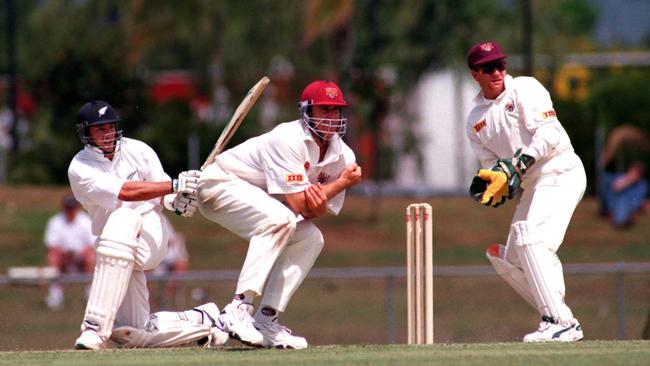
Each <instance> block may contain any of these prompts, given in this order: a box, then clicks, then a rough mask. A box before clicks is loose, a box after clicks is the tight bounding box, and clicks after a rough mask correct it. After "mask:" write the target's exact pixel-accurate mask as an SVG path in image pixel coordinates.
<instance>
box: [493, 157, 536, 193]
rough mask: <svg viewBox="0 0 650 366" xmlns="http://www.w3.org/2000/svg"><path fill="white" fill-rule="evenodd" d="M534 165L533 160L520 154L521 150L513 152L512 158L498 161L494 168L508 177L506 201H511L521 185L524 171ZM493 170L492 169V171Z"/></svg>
mask: <svg viewBox="0 0 650 366" xmlns="http://www.w3.org/2000/svg"><path fill="white" fill-rule="evenodd" d="M533 164H535V158H533V157H532V156H530V155H526V154H522V153H521V149H518V150H517V151H516V152H515V155H514V156H513V157H512V158H506V159H499V160H497V164H496V166H495V167H494V168H497V169H498V170H501V171H502V172H504V173H505V174H506V176H507V177H508V199H512V198H513V197H514V196H515V194H516V193H517V191H519V186H520V185H521V181H522V179H524V175H526V171H527V170H528V169H529V168H530V167H531V166H533ZM494 168H493V169H494Z"/></svg>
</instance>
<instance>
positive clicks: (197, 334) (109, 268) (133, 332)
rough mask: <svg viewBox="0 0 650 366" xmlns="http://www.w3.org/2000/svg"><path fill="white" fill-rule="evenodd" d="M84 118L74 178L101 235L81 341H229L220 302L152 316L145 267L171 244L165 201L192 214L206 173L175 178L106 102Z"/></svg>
mask: <svg viewBox="0 0 650 366" xmlns="http://www.w3.org/2000/svg"><path fill="white" fill-rule="evenodd" d="M77 120H78V121H77V122H78V123H77V129H78V133H79V137H80V139H81V142H82V143H83V144H84V148H83V150H81V151H80V152H78V153H77V155H75V157H74V158H73V159H72V162H71V163H70V167H69V168H68V178H69V179H70V186H71V188H72V192H73V193H74V195H75V198H76V199H77V200H78V201H79V203H81V205H82V206H83V207H84V208H85V209H86V211H88V213H89V215H90V217H91V219H92V231H93V234H95V235H99V237H98V239H97V242H96V264H95V271H94V274H93V280H92V284H91V288H90V293H89V296H88V303H87V305H86V311H85V314H84V318H83V322H82V323H81V335H80V336H79V338H77V340H76V342H75V345H74V347H75V348H76V349H91V350H96V349H101V348H104V347H105V346H106V343H107V340H108V339H109V338H110V339H112V340H113V341H114V342H115V343H117V344H118V346H122V347H167V346H177V345H181V344H185V343H188V342H194V341H201V342H200V343H202V344H204V345H206V346H212V345H221V344H223V343H224V342H225V341H226V340H227V338H228V336H227V334H226V333H224V332H222V331H221V330H219V329H218V328H217V327H216V321H215V319H216V318H217V317H218V315H219V309H218V308H217V306H216V305H215V304H213V303H208V304H204V305H201V306H198V307H196V308H194V309H191V310H188V311H184V312H159V313H156V314H152V315H150V314H149V311H150V309H149V292H148V290H147V284H146V277H145V273H144V271H146V270H150V269H153V268H154V267H156V266H157V265H158V264H159V263H160V262H161V261H162V260H163V258H164V256H165V251H166V250H167V237H168V233H167V226H166V225H164V221H163V217H162V215H163V213H162V207H163V206H164V207H165V208H167V209H169V210H172V211H175V212H176V213H177V214H179V215H182V216H185V217H190V216H192V215H193V214H194V211H195V210H196V198H195V197H196V186H197V182H198V179H199V177H200V172H199V171H186V172H182V173H180V175H179V176H178V179H174V180H172V179H171V178H170V177H169V176H168V175H167V174H166V173H165V172H164V171H163V168H162V165H161V163H160V160H159V159H158V156H157V155H156V153H155V152H154V151H153V149H151V148H150V147H149V146H148V145H146V144H145V143H143V142H141V141H138V140H134V139H129V138H124V137H122V131H120V130H118V129H117V123H118V122H119V117H118V115H117V113H116V112H115V110H114V109H113V108H112V107H111V106H110V105H109V104H108V103H106V102H104V101H92V102H88V103H86V104H84V105H83V106H82V107H81V109H80V110H79V113H78V115H77ZM114 325H115V326H116V328H115V329H113V327H114ZM111 333H112V334H111Z"/></svg>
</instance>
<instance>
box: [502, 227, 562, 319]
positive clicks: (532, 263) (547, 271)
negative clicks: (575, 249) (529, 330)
mask: <svg viewBox="0 0 650 366" xmlns="http://www.w3.org/2000/svg"><path fill="white" fill-rule="evenodd" d="M512 234H513V240H514V244H515V245H516V246H517V247H518V249H519V250H517V253H518V255H519V260H520V262H521V265H522V267H523V269H524V273H525V274H526V279H527V281H528V283H529V284H530V289H531V291H532V292H533V294H534V295H535V299H536V302H537V309H538V310H539V312H540V313H541V314H542V315H549V316H552V317H553V318H554V319H555V320H556V321H557V322H571V323H572V322H574V321H575V320H574V318H573V314H572V313H571V309H569V307H568V306H566V304H565V303H564V278H563V274H562V266H561V265H559V260H558V259H557V256H556V255H555V253H554V252H553V251H552V250H551V249H550V248H548V247H546V246H544V245H543V244H542V240H539V239H538V238H537V237H536V236H535V235H534V234H533V233H532V232H531V231H530V228H529V226H528V222H527V221H524V220H522V221H517V222H515V223H513V224H512ZM558 271H559V273H558Z"/></svg>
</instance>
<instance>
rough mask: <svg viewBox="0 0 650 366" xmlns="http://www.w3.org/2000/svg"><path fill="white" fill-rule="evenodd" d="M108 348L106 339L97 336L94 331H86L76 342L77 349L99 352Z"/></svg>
mask: <svg viewBox="0 0 650 366" xmlns="http://www.w3.org/2000/svg"><path fill="white" fill-rule="evenodd" d="M105 347H106V339H105V338H104V337H101V336H100V335H99V334H97V333H96V332H95V331H94V330H91V329H86V330H84V331H83V332H81V335H80V336H79V338H77V340H76V341H75V342H74V348H75V349H81V350H99V349H104V348H105Z"/></svg>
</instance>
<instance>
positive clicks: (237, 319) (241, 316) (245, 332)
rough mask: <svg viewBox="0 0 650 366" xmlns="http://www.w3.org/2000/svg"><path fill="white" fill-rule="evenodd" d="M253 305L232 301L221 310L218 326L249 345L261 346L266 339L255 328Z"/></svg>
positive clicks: (231, 336)
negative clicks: (237, 303)
mask: <svg viewBox="0 0 650 366" xmlns="http://www.w3.org/2000/svg"><path fill="white" fill-rule="evenodd" d="M253 310H254V308H253V305H251V304H247V303H244V302H242V303H240V304H239V305H235V304H233V303H230V304H228V305H226V307H225V308H223V310H222V311H221V315H220V316H219V320H218V325H217V326H218V327H219V328H220V329H223V331H224V332H226V333H228V335H229V336H230V338H233V339H236V340H238V341H240V342H242V343H243V344H245V345H248V346H261V345H262V342H263V341H264V337H263V336H262V334H261V333H260V332H259V331H257V329H255V326H254V325H253V323H254V320H253V317H252V316H251V314H252V313H253Z"/></svg>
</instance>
